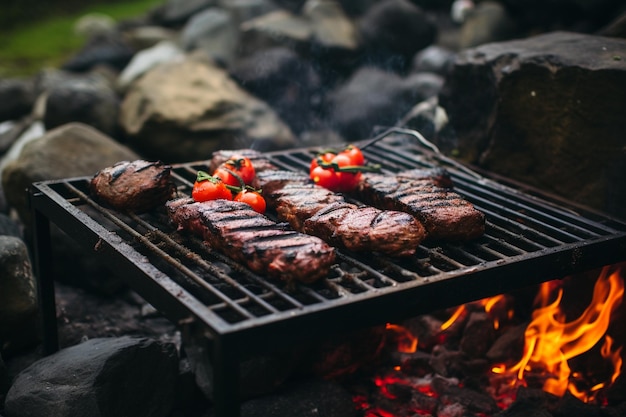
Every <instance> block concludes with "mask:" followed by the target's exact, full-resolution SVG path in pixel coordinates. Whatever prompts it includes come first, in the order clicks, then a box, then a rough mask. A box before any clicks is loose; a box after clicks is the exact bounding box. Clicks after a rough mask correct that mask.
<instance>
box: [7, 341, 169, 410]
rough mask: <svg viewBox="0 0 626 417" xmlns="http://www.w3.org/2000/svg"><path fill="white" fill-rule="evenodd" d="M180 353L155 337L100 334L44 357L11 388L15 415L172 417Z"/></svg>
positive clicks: (10, 404)
mask: <svg viewBox="0 0 626 417" xmlns="http://www.w3.org/2000/svg"><path fill="white" fill-rule="evenodd" d="M177 376H178V354H177V352H176V349H175V347H174V346H173V345H172V344H168V343H161V342H158V341H155V340H152V339H149V338H133V337H130V336H123V337H117V338H96V339H91V340H87V341H85V342H83V343H80V344H78V345H75V346H72V347H68V348H65V349H62V350H60V351H58V352H57V353H54V354H52V355H50V356H47V357H44V358H42V359H40V360H38V361H36V362H35V363H33V364H32V365H31V366H29V367H28V368H26V369H24V370H23V371H22V372H20V373H19V374H18V375H17V377H16V378H15V380H14V382H13V385H12V386H11V388H10V389H9V392H8V393H7V396H6V401H5V412H6V414H7V416H10V417H35V416H42V415H46V416H49V417H61V416H63V417H83V416H90V417H124V416H129V417H130V416H133V417H167V416H168V415H169V412H170V410H171V409H172V407H173V404H174V393H175V386H176V379H177Z"/></svg>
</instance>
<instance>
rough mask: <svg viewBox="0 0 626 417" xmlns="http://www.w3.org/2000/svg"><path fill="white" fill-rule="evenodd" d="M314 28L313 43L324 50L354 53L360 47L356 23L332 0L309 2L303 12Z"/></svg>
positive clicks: (313, 0) (309, 0)
mask: <svg viewBox="0 0 626 417" xmlns="http://www.w3.org/2000/svg"><path fill="white" fill-rule="evenodd" d="M302 14H303V16H304V17H306V18H307V19H308V20H309V21H310V22H311V23H312V27H313V39H312V40H313V41H314V42H315V43H316V44H318V45H320V46H321V47H322V48H330V49H335V48H336V49H341V50H344V51H354V50H356V49H357V48H358V46H359V41H358V31H357V27H356V25H355V24H354V22H353V21H352V20H351V19H350V18H348V16H346V15H345V13H344V12H343V9H342V8H341V5H340V4H339V2H337V1H332V0H308V1H307V2H306V3H305V5H304V9H303V12H302Z"/></svg>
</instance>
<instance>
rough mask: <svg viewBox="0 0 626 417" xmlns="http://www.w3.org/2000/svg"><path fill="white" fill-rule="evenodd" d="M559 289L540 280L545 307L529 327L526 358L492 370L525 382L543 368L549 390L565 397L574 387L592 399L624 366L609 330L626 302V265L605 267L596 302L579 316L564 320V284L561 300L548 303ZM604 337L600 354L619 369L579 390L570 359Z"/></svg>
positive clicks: (596, 289) (577, 393)
mask: <svg viewBox="0 0 626 417" xmlns="http://www.w3.org/2000/svg"><path fill="white" fill-rule="evenodd" d="M554 290H555V288H554V283H545V284H542V285H541V288H540V291H539V293H538V297H537V299H538V300H539V301H540V302H541V307H539V308H537V309H536V310H535V311H534V312H533V318H532V321H531V323H530V324H529V325H528V327H527V328H526V331H525V334H524V336H525V346H524V354H523V357H522V359H521V360H520V361H519V362H518V363H517V364H515V365H514V366H513V367H511V368H510V369H508V370H506V369H505V368H503V367H502V366H499V367H494V368H493V370H492V371H493V372H494V373H496V372H497V373H504V372H508V373H511V374H516V375H517V379H518V380H520V381H522V380H523V378H524V373H525V372H530V371H535V372H537V371H538V372H541V373H542V374H544V375H547V379H546V380H545V381H544V384H543V390H544V391H546V392H549V393H551V394H554V395H556V396H562V395H563V394H564V393H565V392H566V391H568V390H569V392H570V393H571V394H572V395H574V396H576V397H577V398H579V399H580V400H582V401H585V402H592V401H594V399H595V395H596V394H597V392H598V391H599V390H600V389H601V388H603V387H605V386H608V385H609V384H610V382H613V381H615V379H617V377H618V376H619V373H620V369H621V365H622V362H621V361H622V359H621V347H620V348H618V349H615V350H613V347H612V345H613V340H612V339H611V338H610V337H609V336H608V335H605V333H606V331H607V329H608V327H609V323H610V318H611V313H612V311H613V310H614V309H615V307H617V306H618V305H619V304H620V303H621V301H622V298H623V295H624V282H623V278H622V277H621V269H618V270H617V271H614V272H612V273H611V268H610V267H605V268H604V269H603V270H602V273H601V274H600V277H599V278H598V280H597V281H596V284H595V287H594V291H593V297H592V300H591V303H590V304H589V306H588V307H587V308H586V309H585V311H584V312H583V313H582V314H581V315H580V317H578V318H577V319H575V320H573V321H571V322H565V316H564V314H563V313H562V312H561V310H560V308H559V305H560V302H561V299H562V296H563V290H562V288H556V290H557V295H556V299H555V300H554V301H553V302H552V303H549V302H548V301H549V299H550V295H551V294H552V293H553V292H554ZM603 337H604V339H605V342H604V345H603V347H602V349H601V354H602V356H603V357H604V358H606V359H609V360H610V361H611V363H612V366H613V369H614V371H613V374H612V376H611V377H610V382H609V383H600V384H596V385H594V386H593V387H591V388H590V389H587V390H579V388H578V387H577V386H576V384H575V382H576V381H575V379H576V377H577V374H573V373H572V372H571V369H570V366H569V364H568V360H569V359H571V358H574V357H576V356H578V355H580V354H582V353H584V352H587V351H588V350H590V349H591V348H593V347H594V346H595V345H596V344H597V343H598V342H599V341H600V340H601V339H602V338H603Z"/></svg>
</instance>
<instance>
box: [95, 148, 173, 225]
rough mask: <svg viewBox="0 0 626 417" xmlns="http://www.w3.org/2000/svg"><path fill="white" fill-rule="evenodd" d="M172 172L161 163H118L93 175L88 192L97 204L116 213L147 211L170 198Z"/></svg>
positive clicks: (142, 161)
mask: <svg viewBox="0 0 626 417" xmlns="http://www.w3.org/2000/svg"><path fill="white" fill-rule="evenodd" d="M171 169H172V168H171V166H169V165H166V164H164V163H162V162H160V161H157V162H149V161H144V160H141V159H139V160H135V161H121V162H118V163H116V164H115V165H113V166H111V167H108V168H104V169H102V170H100V171H99V172H98V173H96V175H95V176H94V177H93V178H92V179H91V181H90V184H89V186H90V192H91V194H92V195H93V196H94V198H95V199H96V200H97V201H99V202H101V203H105V204H107V205H109V206H111V207H113V208H115V209H117V210H121V211H130V212H137V213H141V212H145V211H149V210H152V209H153V208H155V207H158V206H160V205H163V204H165V202H166V201H167V200H169V199H171V198H172V196H173V194H174V191H175V186H174V183H173V181H172V180H171V176H170V174H171Z"/></svg>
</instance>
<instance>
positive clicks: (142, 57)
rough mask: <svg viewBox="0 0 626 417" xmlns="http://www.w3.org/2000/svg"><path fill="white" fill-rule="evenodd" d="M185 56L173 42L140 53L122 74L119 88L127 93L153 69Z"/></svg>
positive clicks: (166, 42) (159, 44) (118, 80)
mask: <svg viewBox="0 0 626 417" xmlns="http://www.w3.org/2000/svg"><path fill="white" fill-rule="evenodd" d="M183 56H184V52H183V50H182V49H181V48H180V47H179V46H178V44H177V43H175V42H172V41H163V42H160V43H158V44H156V45H154V46H153V47H150V48H146V49H144V50H142V51H139V52H137V53H136V54H135V56H134V57H133V59H132V60H131V61H130V62H129V63H128V65H127V66H126V68H124V70H123V71H122V72H121V73H120V75H119V77H118V79H117V86H118V88H119V89H120V90H121V91H122V92H125V91H126V90H127V89H128V87H129V86H130V85H131V84H132V83H133V81H135V80H136V79H137V78H139V77H141V76H142V75H143V74H145V73H146V72H148V71H149V70H150V69H152V68H153V67H155V66H157V65H158V64H160V63H164V62H171V61H176V60H178V59H182V58H183Z"/></svg>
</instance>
